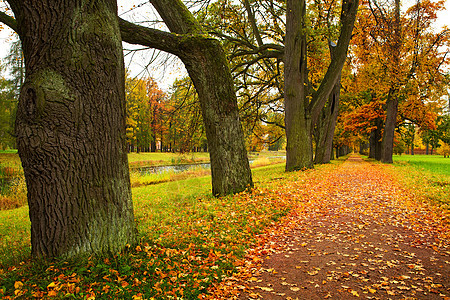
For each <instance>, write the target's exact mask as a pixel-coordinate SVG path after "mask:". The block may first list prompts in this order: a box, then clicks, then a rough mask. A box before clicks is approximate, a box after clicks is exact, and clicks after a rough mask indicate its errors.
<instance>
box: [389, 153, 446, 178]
mask: <svg viewBox="0 0 450 300" xmlns="http://www.w3.org/2000/svg"><path fill="white" fill-rule="evenodd" d="M393 160H394V162H396V163H407V164H409V165H412V166H414V167H416V168H418V169H420V170H422V171H428V172H432V173H435V174H442V175H447V176H450V158H444V157H443V156H442V155H394V156H393Z"/></svg>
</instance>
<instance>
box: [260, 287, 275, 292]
mask: <svg viewBox="0 0 450 300" xmlns="http://www.w3.org/2000/svg"><path fill="white" fill-rule="evenodd" d="M259 288H260V289H261V290H263V291H266V292H271V291H273V288H270V287H265V286H259Z"/></svg>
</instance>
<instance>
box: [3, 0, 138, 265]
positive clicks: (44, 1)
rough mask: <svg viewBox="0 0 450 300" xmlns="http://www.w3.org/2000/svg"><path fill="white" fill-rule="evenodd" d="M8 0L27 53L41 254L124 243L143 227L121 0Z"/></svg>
mask: <svg viewBox="0 0 450 300" xmlns="http://www.w3.org/2000/svg"><path fill="white" fill-rule="evenodd" d="M9 2H10V4H11V7H12V9H13V11H14V13H15V16H16V19H17V25H18V26H17V31H18V33H19V35H20V37H21V40H22V48H23V52H24V57H25V62H26V78H25V83H24V86H23V88H22V93H21V96H20V99H19V105H18V111H17V120H16V134H17V142H18V149H19V155H20V158H21V160H22V166H23V169H24V172H25V178H26V182H27V188H28V203H29V209H30V219H31V244H32V254H33V256H36V257H56V256H66V257H67V256H75V255H79V254H84V253H92V252H101V251H119V250H120V249H121V248H122V247H123V246H125V245H126V244H127V243H131V242H133V240H134V237H135V230H136V229H135V225H134V217H133V208H132V201H131V189H130V179H129V173H128V164H127V154H126V152H127V151H126V145H125V95H124V65H123V54H122V46H121V37H120V31H119V26H118V21H117V12H116V9H117V4H116V1H115V0H96V1H83V0H71V1H63V0H52V1H49V0H23V1H15V0H11V1H9Z"/></svg>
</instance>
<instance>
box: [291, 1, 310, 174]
mask: <svg viewBox="0 0 450 300" xmlns="http://www.w3.org/2000/svg"><path fill="white" fill-rule="evenodd" d="M305 13H306V4H305V1H304V0H288V1H287V2H286V42H285V47H286V48H285V57H284V106H285V124H286V140H287V144H286V171H294V170H300V169H302V168H312V166H313V161H312V159H313V151H312V150H313V149H312V136H311V116H310V114H309V112H308V111H307V106H308V101H307V97H306V96H307V95H308V91H307V84H306V83H307V61H306V59H307V57H306V30H305V24H304V22H305V21H304V18H305Z"/></svg>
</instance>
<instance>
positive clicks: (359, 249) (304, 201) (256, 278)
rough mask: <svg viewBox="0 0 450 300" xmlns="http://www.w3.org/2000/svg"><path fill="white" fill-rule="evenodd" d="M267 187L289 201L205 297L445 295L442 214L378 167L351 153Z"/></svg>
mask: <svg viewBox="0 0 450 300" xmlns="http://www.w3.org/2000/svg"><path fill="white" fill-rule="evenodd" d="M274 193H276V194H277V196H278V197H279V198H280V200H281V199H282V201H287V200H286V199H289V198H291V199H292V198H295V199H296V201H297V202H298V203H297V204H296V208H295V209H294V210H292V212H291V213H290V214H289V215H288V216H286V217H284V218H283V219H282V220H281V222H279V223H277V224H275V225H274V226H272V227H270V228H269V229H268V230H267V231H266V232H264V233H263V234H261V235H259V236H258V241H259V242H258V243H257V244H256V245H255V247H253V248H252V249H250V250H249V251H247V255H246V259H245V260H243V261H242V262H241V264H240V266H239V267H238V270H239V273H237V274H234V275H233V276H231V277H229V278H228V280H225V281H223V282H222V283H220V284H219V285H215V287H214V290H212V294H211V296H209V298H211V299H217V298H224V299H225V298H226V299H230V298H235V299H352V298H355V299H356V298H364V299H450V249H449V247H448V241H449V240H448V237H449V232H450V231H449V226H448V219H447V218H446V217H445V213H443V212H440V211H439V210H436V209H435V208H433V207H431V206H428V205H426V204H422V203H421V202H420V201H418V200H417V199H415V197H414V194H413V191H408V190H406V189H405V188H403V187H401V186H399V184H397V183H396V182H394V180H393V179H392V178H391V177H389V176H388V175H387V173H386V172H385V171H383V170H382V168H380V167H379V166H377V165H374V164H370V163H367V162H364V161H363V160H362V159H361V158H359V157H355V156H353V157H350V158H349V159H348V161H347V162H345V163H344V164H343V165H341V166H339V167H338V168H336V169H334V170H330V171H328V172H324V174H321V176H320V177H317V176H310V178H309V179H308V180H303V181H299V182H286V184H285V185H284V186H282V187H280V186H278V187H277V188H274ZM443 216H444V217H443Z"/></svg>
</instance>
